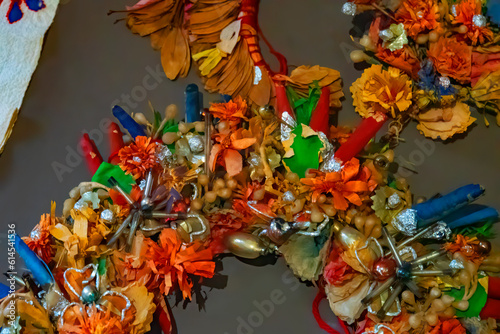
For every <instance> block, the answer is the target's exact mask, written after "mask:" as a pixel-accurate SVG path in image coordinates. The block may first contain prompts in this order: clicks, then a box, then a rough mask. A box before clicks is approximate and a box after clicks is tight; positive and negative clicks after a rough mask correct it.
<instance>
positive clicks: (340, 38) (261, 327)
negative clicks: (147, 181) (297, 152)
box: [0, 0, 500, 334]
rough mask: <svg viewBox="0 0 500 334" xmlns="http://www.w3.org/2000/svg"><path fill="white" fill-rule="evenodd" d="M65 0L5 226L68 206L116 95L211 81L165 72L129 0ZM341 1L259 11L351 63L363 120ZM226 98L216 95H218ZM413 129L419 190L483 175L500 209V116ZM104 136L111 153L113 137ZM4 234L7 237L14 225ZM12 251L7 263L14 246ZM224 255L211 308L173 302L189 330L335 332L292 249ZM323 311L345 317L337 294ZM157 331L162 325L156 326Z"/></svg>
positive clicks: (275, 40)
mask: <svg viewBox="0 0 500 334" xmlns="http://www.w3.org/2000/svg"><path fill="white" fill-rule="evenodd" d="M63 2H64V4H62V5H61V6H60V8H59V10H58V13H57V15H56V18H55V21H54V24H53V26H52V27H51V28H50V30H49V32H48V34H47V37H46V42H45V47H44V50H43V53H42V56H41V59H40V64H39V66H38V68H37V70H36V72H35V74H34V76H33V79H32V82H31V85H30V87H29V88H28V91H27V94H26V98H25V100H24V104H23V107H22V110H21V113H20V115H19V119H18V121H17V124H16V126H15V128H14V132H13V134H12V137H11V138H10V140H9V141H8V143H7V146H6V148H5V152H4V153H3V155H2V156H1V157H0V212H1V213H2V219H1V220H0V222H1V224H2V227H3V228H4V229H5V226H6V224H8V223H12V222H14V223H16V225H17V232H18V233H19V234H20V235H26V234H28V233H29V231H30V230H31V229H32V227H33V226H34V225H35V224H36V223H38V221H39V218H40V215H41V214H42V213H45V212H50V201H51V200H54V201H56V202H57V203H58V209H59V210H58V212H60V211H61V210H62V204H63V202H64V200H65V199H66V198H67V193H68V191H69V190H70V189H71V188H72V187H74V186H75V185H77V184H78V183H79V182H81V181H84V180H88V179H89V178H90V176H89V173H88V171H87V168H86V166H85V164H84V163H83V162H82V161H81V159H78V158H75V156H74V153H70V152H75V151H76V149H77V143H78V140H79V138H80V136H81V134H82V132H83V131H87V132H93V133H94V135H95V136H97V137H99V136H102V134H103V132H102V130H101V128H100V124H101V122H102V121H103V120H106V119H110V118H111V109H110V107H111V105H112V104H115V103H117V102H119V103H120V104H121V105H122V106H124V107H126V109H128V110H129V111H131V110H133V111H146V110H147V103H148V101H151V103H152V104H153V105H154V106H155V107H156V108H157V109H159V110H163V108H164V107H165V106H166V105H168V104H170V103H176V104H178V105H180V106H182V103H183V91H184V88H185V86H186V85H187V84H189V83H193V82H194V83H199V78H198V77H197V76H196V73H195V71H192V72H191V74H190V75H189V77H188V78H185V79H180V80H177V81H175V82H171V81H169V80H168V79H166V77H165V76H164V75H163V74H161V71H160V73H157V68H159V66H160V55H159V53H158V52H156V51H154V50H152V49H151V48H150V45H149V40H148V39H144V38H140V37H138V36H134V35H132V34H131V33H130V32H129V31H128V30H127V29H126V28H125V27H124V24H123V22H120V23H118V24H113V23H114V21H115V19H117V18H118V16H111V17H110V16H107V15H106V14H107V12H108V10H109V9H121V8H122V7H123V6H124V2H123V1H118V0H108V1H101V0H87V1H80V0H69V1H68V0H65V1H64V0H63ZM341 5H342V3H341V1H331V0H329V1H326V0H308V1H300V0H289V1H284V0H274V1H262V3H261V5H260V15H259V19H260V24H261V28H262V29H263V31H264V32H265V34H266V37H267V38H268V39H269V40H270V41H271V43H272V44H273V46H274V48H275V49H276V50H279V51H280V52H281V53H283V54H284V55H285V56H286V57H287V58H288V62H289V64H290V65H297V66H299V65H303V64H310V65H314V64H319V65H322V66H327V67H331V68H334V69H337V70H339V71H340V73H341V75H342V78H343V79H344V93H346V95H347V97H346V99H345V101H344V103H343V106H344V107H343V109H342V110H341V111H340V115H339V124H341V125H348V126H355V125H356V124H357V123H358V122H359V117H358V116H357V115H356V114H355V113H354V110H353V107H352V104H351V103H352V99H351V97H350V96H349V90H348V87H349V86H350V84H351V83H352V82H353V81H354V80H355V79H356V78H357V77H359V76H360V75H361V72H360V71H358V70H355V69H354V66H353V64H352V63H351V62H350V60H349V56H348V54H349V51H350V50H352V49H354V48H356V46H355V44H354V43H353V42H351V40H350V38H349V34H348V33H349V29H350V28H351V27H352V25H351V17H348V16H345V15H343V14H341V12H340V7H341ZM269 59H270V62H271V64H274V63H273V60H272V58H269ZM274 65H276V64H274ZM214 98H215V96H210V95H208V94H206V95H205V101H206V103H207V102H208V101H210V100H211V99H214ZM474 116H476V117H477V116H478V115H477V114H476V115H474ZM493 123H494V122H492V124H493ZM403 137H404V138H405V139H406V142H404V143H402V144H401V145H400V146H399V148H398V149H397V154H398V159H399V162H400V163H401V164H402V165H404V166H406V167H410V168H412V169H416V170H417V171H418V174H411V173H409V174H408V173H405V176H408V180H409V182H410V184H411V188H412V191H413V192H414V193H415V194H417V195H423V196H432V195H434V194H435V193H437V192H447V191H450V190H452V189H454V188H455V187H458V186H461V185H465V184H467V183H480V184H482V185H483V186H485V187H486V189H487V192H486V196H485V197H483V198H482V199H481V200H480V202H481V203H483V204H488V205H492V206H494V207H496V208H497V209H500V205H499V204H498V203H497V199H498V198H499V197H500V179H499V177H498V173H499V171H500V168H499V167H500V155H499V154H498V152H499V149H500V140H499V139H500V130H499V129H498V128H497V127H496V125H492V126H491V127H490V128H489V129H487V128H486V127H485V125H484V123H483V122H482V120H481V119H480V120H478V122H477V125H476V126H475V127H474V128H472V129H471V130H470V131H469V132H468V133H467V135H465V136H463V138H461V139H460V140H456V141H454V142H453V143H442V142H432V141H430V140H427V139H425V138H424V137H423V136H421V135H420V134H418V132H417V130H416V129H415V124H410V125H409V126H408V127H407V129H406V130H405V131H404V134H403ZM99 146H100V147H101V150H102V152H103V155H107V152H108V151H107V149H108V148H107V144H106V140H103V141H102V142H101V143H100V144H99ZM412 163H413V166H412ZM61 166H65V167H63V168H62V170H61ZM56 170H58V171H59V172H56ZM406 174H407V175H406ZM1 240H2V244H1V245H0V246H1V247H2V249H4V247H5V235H3V237H2V239H1ZM2 254H5V252H2ZM3 257H5V259H4V258H3ZM3 257H2V258H0V265H2V266H1V268H5V264H6V257H7V255H5V256H3ZM222 263H223V270H222V271H221V273H222V274H224V275H227V276H228V281H227V285H226V287H225V288H224V289H211V290H210V289H208V288H206V289H205V290H204V291H205V293H206V296H207V297H208V299H207V300H206V303H205V306H204V309H203V310H199V309H198V306H197V304H196V303H194V302H193V303H190V304H189V305H188V306H187V307H186V308H184V307H183V306H182V304H180V305H177V306H175V307H174V308H173V313H174V316H175V319H176V322H177V327H178V332H179V333H181V334H183V333H196V332H199V331H203V332H204V333H220V334H233V333H238V334H251V333H264V334H265V333H276V332H280V333H323V331H322V330H321V329H320V328H319V327H318V326H317V325H316V323H315V320H314V318H313V315H312V313H311V304H312V301H313V299H314V297H315V294H316V289H315V288H313V287H308V286H306V285H305V284H299V283H298V281H297V280H296V279H294V278H292V275H291V274H290V273H289V271H288V270H287V268H286V266H285V265H284V263H283V261H281V260H278V262H277V264H276V265H263V266H251V265H248V264H245V263H243V262H241V261H239V260H237V259H235V258H231V257H229V258H225V259H224V260H223V261H222ZM19 267H20V268H22V265H21V264H19ZM322 314H323V316H324V318H325V319H328V320H333V319H334V317H333V314H332V313H331V312H330V311H329V310H328V307H327V305H326V303H325V305H323V309H322ZM152 333H160V330H159V329H157V328H154V329H153V330H152Z"/></svg>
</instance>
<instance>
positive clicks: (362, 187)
mask: <svg viewBox="0 0 500 334" xmlns="http://www.w3.org/2000/svg"><path fill="white" fill-rule="evenodd" d="M344 190H345V191H350V192H361V191H368V186H367V185H366V183H365V182H363V181H349V182H346V183H345V185H344Z"/></svg>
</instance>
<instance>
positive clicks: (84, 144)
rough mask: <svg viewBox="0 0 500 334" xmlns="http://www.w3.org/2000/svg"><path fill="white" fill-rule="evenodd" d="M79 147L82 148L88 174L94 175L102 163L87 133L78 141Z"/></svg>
mask: <svg viewBox="0 0 500 334" xmlns="http://www.w3.org/2000/svg"><path fill="white" fill-rule="evenodd" d="M80 147H81V148H82V152H83V157H84V158H85V161H87V167H88V168H89V170H90V173H91V174H92V175H94V174H95V172H96V171H97V169H98V168H99V166H100V165H101V163H102V161H103V160H102V157H101V154H100V153H99V150H98V149H97V147H96V146H95V143H94V141H93V140H92V139H90V137H89V135H88V134H87V133H84V134H83V137H82V139H81V140H80Z"/></svg>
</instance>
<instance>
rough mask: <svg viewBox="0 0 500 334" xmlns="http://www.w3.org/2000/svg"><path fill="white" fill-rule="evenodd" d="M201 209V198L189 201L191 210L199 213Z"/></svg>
mask: <svg viewBox="0 0 500 334" xmlns="http://www.w3.org/2000/svg"><path fill="white" fill-rule="evenodd" d="M202 208H203V200H202V199H201V198H195V199H194V200H192V201H191V209H193V210H195V211H200V210H201V209H202Z"/></svg>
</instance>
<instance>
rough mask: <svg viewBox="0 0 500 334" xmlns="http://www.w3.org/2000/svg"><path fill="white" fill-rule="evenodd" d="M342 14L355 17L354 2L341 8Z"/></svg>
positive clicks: (347, 3)
mask: <svg viewBox="0 0 500 334" xmlns="http://www.w3.org/2000/svg"><path fill="white" fill-rule="evenodd" d="M342 13H344V14H346V15H351V16H354V15H356V4H355V3H354V2H346V3H345V4H344V5H343V6H342Z"/></svg>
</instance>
